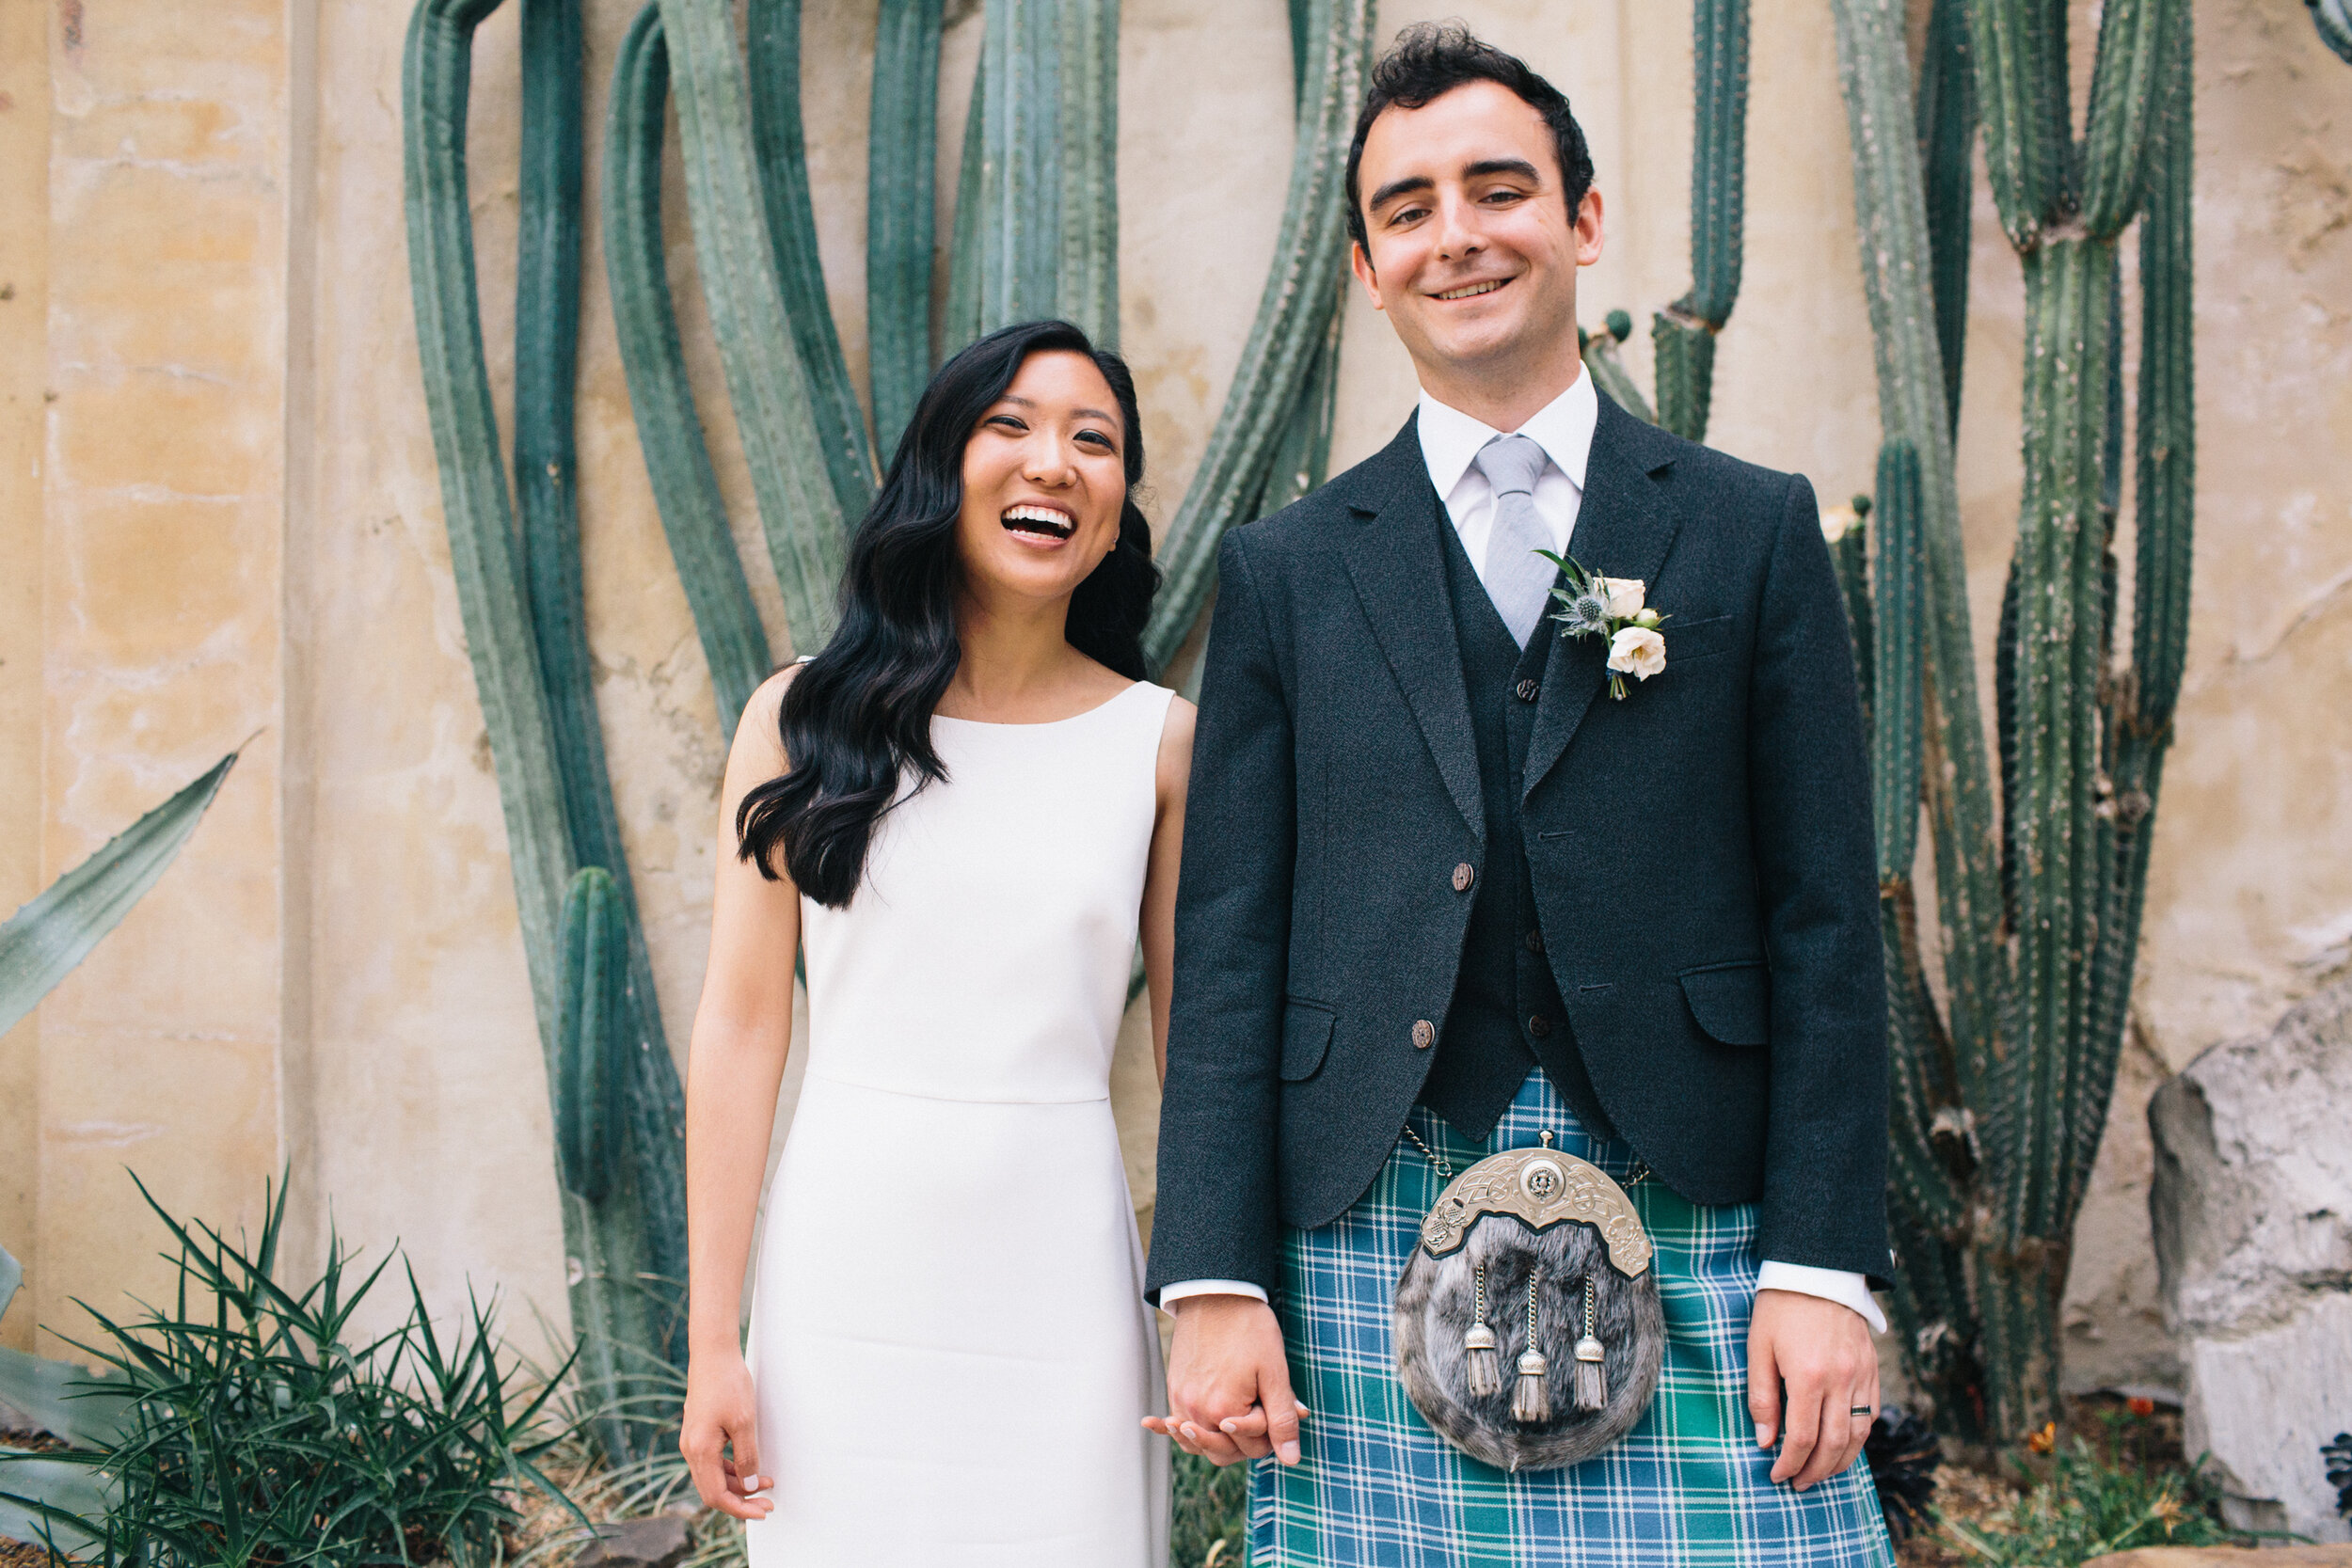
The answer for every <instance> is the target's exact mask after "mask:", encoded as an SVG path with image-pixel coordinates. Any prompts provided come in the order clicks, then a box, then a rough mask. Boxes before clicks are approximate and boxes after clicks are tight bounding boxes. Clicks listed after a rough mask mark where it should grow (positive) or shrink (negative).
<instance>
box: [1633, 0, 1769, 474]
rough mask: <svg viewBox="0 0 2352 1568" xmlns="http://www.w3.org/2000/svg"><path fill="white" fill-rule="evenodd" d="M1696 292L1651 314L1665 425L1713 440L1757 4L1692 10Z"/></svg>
mask: <svg viewBox="0 0 2352 1568" xmlns="http://www.w3.org/2000/svg"><path fill="white" fill-rule="evenodd" d="M1691 29H1692V64H1693V70H1694V72H1695V75H1694V83H1693V86H1694V90H1693V93H1692V100H1693V107H1692V116H1693V120H1694V123H1693V125H1692V138H1691V289H1690V292H1689V293H1686V294H1684V295H1683V296H1682V297H1681V298H1680V299H1677V300H1676V301H1675V302H1674V303H1673V304H1672V305H1670V306H1668V307H1667V308H1666V309H1663V310H1660V311H1658V312H1656V313H1655V314H1654V315H1653V316H1652V317H1651V319H1650V346H1651V349H1652V351H1653V352H1654V354H1655V355H1656V357H1657V383H1656V384H1657V387H1658V422H1659V423H1660V424H1661V425H1664V426H1665V427H1666V428H1667V429H1668V430H1671V431H1673V432H1674V433H1675V434H1676V435H1677V436H1682V437H1684V438H1685V439H1688V440H1692V441H1703V440H1705V439H1706V438H1707V416H1708V410H1709V408H1710V407H1711V406H1712V404H1713V403H1714V388H1715V335H1716V334H1717V333H1718V332H1721V331H1722V330H1723V329H1724V323H1726V322H1728V321H1729V320H1730V319H1731V307H1732V302H1733V301H1735V300H1737V299H1738V298H1739V297H1740V252H1741V249H1742V243H1741V242H1742V240H1743V238H1744V230H1745V225H1744V222H1743V218H1744V215H1745V209H1746V197H1747V141H1748V136H1747V126H1748V0H1696V3H1695V4H1694V5H1693V6H1692V15H1691Z"/></svg>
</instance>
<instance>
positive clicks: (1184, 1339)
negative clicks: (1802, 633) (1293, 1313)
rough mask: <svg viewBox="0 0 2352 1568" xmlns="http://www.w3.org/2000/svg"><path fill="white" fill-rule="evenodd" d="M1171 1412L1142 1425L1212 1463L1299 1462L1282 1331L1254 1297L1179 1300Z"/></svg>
mask: <svg viewBox="0 0 2352 1568" xmlns="http://www.w3.org/2000/svg"><path fill="white" fill-rule="evenodd" d="M1306 1414H1307V1407H1306V1406H1305V1405H1303V1404H1301V1403H1299V1402H1298V1401H1297V1400H1296V1399H1295V1398H1294V1397H1293V1396H1292V1393H1291V1374H1290V1366H1289V1364H1288V1363H1287V1362H1285V1361H1284V1360H1283V1358H1282V1328H1281V1325H1280V1324H1279V1323H1276V1322H1275V1319H1274V1309H1273V1308H1272V1307H1268V1306H1267V1305H1266V1304H1265V1303H1264V1302H1262V1301H1259V1300H1257V1299H1256V1298H1255V1297H1252V1296H1233V1295H1210V1296H1186V1297H1185V1298H1184V1300H1182V1301H1180V1302H1178V1303H1177V1304H1176V1338H1175V1342H1174V1344H1173V1345H1171V1346H1170V1347H1169V1350H1168V1415H1167V1416H1166V1417H1164V1418H1163V1417H1159V1416H1146V1417H1145V1418H1143V1424H1144V1425H1145V1426H1146V1427H1148V1428H1149V1429H1151V1430H1152V1431H1153V1432H1156V1433H1163V1434H1165V1435H1166V1436H1168V1437H1169V1438H1171V1439H1173V1440H1174V1441H1175V1443H1176V1446H1177V1447H1178V1448H1181V1449H1184V1451H1185V1452H1186V1453H1189V1454H1197V1455H1199V1456H1200V1458H1202V1459H1205V1460H1208V1461H1209V1462H1210V1463H1211V1464H1213V1465H1233V1464H1238V1463H1239V1462H1241V1461H1242V1460H1245V1459H1263V1458H1264V1457H1266V1455H1268V1454H1272V1455H1274V1456H1275V1457H1276V1458H1277V1459H1278V1460H1279V1461H1280V1462H1281V1463H1282V1464H1284V1465H1295V1464H1297V1463H1298V1419H1299V1418H1300V1417H1302V1416H1304V1415H1306Z"/></svg>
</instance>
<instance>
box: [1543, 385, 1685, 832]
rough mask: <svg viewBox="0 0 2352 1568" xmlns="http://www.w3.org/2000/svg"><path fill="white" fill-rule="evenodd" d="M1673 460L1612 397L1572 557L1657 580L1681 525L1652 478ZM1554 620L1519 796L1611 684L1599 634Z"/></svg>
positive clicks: (1603, 404)
mask: <svg viewBox="0 0 2352 1568" xmlns="http://www.w3.org/2000/svg"><path fill="white" fill-rule="evenodd" d="M1673 461H1674V447H1673V444H1672V443H1671V442H1669V441H1667V440H1665V439H1664V438H1663V437H1662V436H1660V434H1659V433H1658V432H1657V431H1656V430H1654V429H1653V428H1652V427H1650V426H1649V425H1646V424H1644V423H1643V422H1642V421H1641V420H1636V419H1635V418H1634V417H1633V416H1632V415H1630V414H1628V413H1627V412H1626V411H1625V410H1623V409H1622V408H1619V407H1618V406H1617V405H1616V404H1613V403H1612V402H1610V401H1609V399H1608V398H1607V397H1603V398H1602V399H1601V400H1600V420H1599V422H1598V423H1597V424H1596V425H1595V426H1594V429H1593V451H1592V455H1591V457H1590V458H1589V459H1588V460H1587V461H1586V463H1585V467H1584V499H1583V501H1582V503H1581V505H1580V506H1579V507H1578V508H1577V515H1576V527H1575V529H1574V530H1573V531H1571V532H1570V533H1569V536H1568V556H1569V558H1570V559H1571V560H1573V561H1575V562H1576V563H1577V564H1578V565H1580V566H1581V567H1583V568H1584V569H1585V570H1586V571H1589V572H1597V573H1599V574H1600V575H1601V576H1603V577H1611V578H1641V579H1642V580H1643V581H1645V582H1647V583H1653V584H1654V583H1656V581H1657V580H1658V570H1659V568H1660V567H1661V566H1663V565H1664V564H1665V562H1666V552H1667V551H1668V550H1670V549H1671V548H1673V546H1674V541H1675V532H1676V531H1677V528H1679V526H1680V525H1679V523H1677V520H1676V518H1675V515H1674V513H1673V511H1672V510H1671V509H1670V508H1669V507H1668V506H1667V505H1666V504H1665V502H1664V501H1663V500H1662V499H1660V497H1659V494H1658V486H1657V484H1656V483H1655V482H1654V481H1652V480H1651V478H1650V475H1651V474H1653V473H1655V472H1657V471H1658V470H1659V469H1661V468H1662V467H1666V466H1668V465H1669V464H1671V463H1672V462H1673ZM1559 630H1560V628H1559V627H1558V626H1556V625H1555V624H1554V623H1553V622H1551V621H1550V620H1549V619H1547V620H1545V621H1544V623H1543V624H1542V626H1539V627H1538V628H1537V634H1538V635H1539V636H1546V637H1549V638H1550V639H1551V640H1552V641H1553V643H1554V644H1555V646H1554V647H1553V648H1552V650H1551V654H1550V657H1549V658H1547V659H1546V660H1545V664H1544V682H1543V696H1542V698H1541V699H1540V700H1539V702H1538V703H1537V705H1536V708H1535V728H1534V733H1533V734H1531V735H1530V736H1528V744H1527V775H1526V778H1525V780H1524V782H1523V784H1522V786H1521V787H1522V793H1521V795H1520V799H1522V800H1524V799H1526V797H1527V796H1528V795H1530V794H1533V793H1534V789H1535V786H1536V785H1537V784H1541V783H1542V782H1543V779H1544V775H1545V774H1547V773H1549V772H1550V771H1551V768H1552V765H1553V764H1554V763H1556V762H1558V761H1559V760H1560V755H1561V753H1562V752H1565V751H1566V750H1567V749H1568V742H1569V740H1570V739H1571V738H1573V737H1574V736H1575V735H1576V727H1577V725H1579V724H1580V723H1581V722H1583V720H1584V714H1585V711H1586V710H1587V709H1589V708H1590V707H1591V706H1592V705H1593V699H1594V698H1595V697H1597V696H1598V695H1599V694H1600V692H1601V690H1602V689H1603V688H1604V687H1605V686H1607V684H1608V665H1609V650H1608V648H1607V646H1606V645H1605V644H1604V643H1603V642H1602V641H1601V640H1600V639H1599V638H1597V637H1562V636H1560V635H1559Z"/></svg>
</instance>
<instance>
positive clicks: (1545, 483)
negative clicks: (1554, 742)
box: [1160, 369, 1886, 1334]
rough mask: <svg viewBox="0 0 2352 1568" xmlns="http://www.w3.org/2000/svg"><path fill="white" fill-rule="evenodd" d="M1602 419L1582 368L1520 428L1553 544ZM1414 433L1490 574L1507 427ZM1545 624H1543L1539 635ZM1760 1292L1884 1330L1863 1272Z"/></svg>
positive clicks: (1444, 414) (1807, 1276)
mask: <svg viewBox="0 0 2352 1568" xmlns="http://www.w3.org/2000/svg"><path fill="white" fill-rule="evenodd" d="M1599 420H1600V398H1599V396H1598V394H1597V393H1596V392H1595V391H1594V390H1593V378H1592V376H1591V375H1589V374H1587V373H1586V372H1584V371H1582V370H1581V369H1580V370H1579V371H1578V372H1577V376H1576V380H1575V381H1574V383H1572V384H1571V385H1570V386H1569V388H1568V389H1567V390H1566V391H1565V392H1563V393H1561V394H1560V395H1559V396H1558V397H1556V398H1554V399H1552V400H1551V401H1550V402H1549V403H1548V404H1544V406H1543V407H1542V408H1541V409H1539V410H1538V411H1537V412H1536V413H1534V414H1533V415H1531V416H1530V417H1529V419H1528V420H1527V422H1526V423H1525V424H1522V425H1521V426H1519V428H1518V434H1519V435H1521V436H1527V437H1528V438H1529V439H1531V440H1533V441H1534V443H1535V444H1536V445H1537V446H1539V447H1541V448H1543V449H1544V455H1545V456H1546V457H1548V458H1549V459H1550V461H1549V462H1548V463H1546V464H1545V465H1544V471H1543V472H1542V473H1541V474H1539V475H1537V476H1536V479H1535V494H1534V500H1535V516H1536V519H1537V521H1539V522H1541V523H1542V524H1543V525H1544V527H1545V528H1546V530H1547V531H1549V533H1550V534H1551V547H1552V549H1553V550H1554V551H1555V552H1556V553H1558V554H1561V555H1566V554H1567V553H1568V540H1569V537H1570V536H1571V535H1572V534H1573V533H1574V532H1575V531H1576V515H1577V511H1578V509H1579V508H1580V507H1581V505H1582V504H1583V501H1584V467H1585V463H1586V460H1587V459H1589V458H1590V457H1591V456H1592V451H1593V428H1594V426H1595V425H1596V424H1597V423H1598V422H1599ZM1416 425H1417V428H1416V434H1417V435H1418V436H1420V437H1421V456H1422V462H1423V463H1424V464H1426V465H1427V466H1428V468H1429V483H1430V484H1431V486H1432V487H1434V488H1435V489H1436V490H1437V492H1438V495H1439V496H1440V497H1442V498H1443V499H1444V501H1445V510H1446V515H1447V517H1448V518H1450V519H1451V520H1452V521H1453V524H1454V532H1455V533H1456V534H1458V535H1460V536H1461V540H1462V550H1463V553H1464V554H1466V555H1468V556H1469V557H1470V564H1471V566H1472V567H1474V568H1475V569H1476V570H1477V572H1478V578H1479V580H1480V581H1481V582H1484V581H1486V536H1487V533H1488V531H1490V530H1491V529H1492V528H1493V526H1494V515H1495V491H1494V485H1493V484H1492V483H1489V482H1488V481H1487V479H1486V475H1485V474H1483V473H1481V472H1479V471H1478V469H1477V468H1475V467H1471V464H1470V460H1471V459H1472V458H1474V457H1476V456H1477V455H1478V452H1479V449H1481V448H1482V447H1484V446H1485V445H1486V443H1487V442H1489V441H1491V440H1493V439H1494V438H1495V437H1496V436H1501V435H1503V434H1505V432H1502V431H1500V430H1497V429H1495V428H1494V427H1493V426H1492V425H1489V424H1487V423H1486V422H1484V421H1483V420H1475V419H1472V418H1471V417H1470V415H1468V414H1465V413H1463V412H1462V411H1461V410H1460V409H1458V408H1449V407H1447V406H1446V405H1445V404H1442V403H1439V402H1438V400H1437V399H1436V398H1433V397H1431V396H1430V395H1429V394H1428V393H1427V392H1423V393H1422V395H1421V406H1420V419H1419V420H1417V421H1416ZM1541 629H1542V628H1540V627H1539V628H1538V633H1539V635H1540V633H1541ZM1756 1289H1757V1290H1759V1291H1795V1292H1797V1293H1798V1294H1800V1295H1807V1296H1820V1297H1822V1298H1823V1299H1825V1300H1828V1301H1834V1302H1836V1303H1838V1304H1839V1305H1841V1306H1844V1307H1852V1308H1853V1309H1854V1311H1856V1312H1858V1313H1860V1314H1861V1315H1862V1321H1863V1322H1865V1323H1868V1324H1869V1325H1870V1328H1871V1331H1872V1332H1873V1333H1878V1334H1883V1333H1885V1332H1886V1318H1885V1316H1884V1314H1883V1313H1882V1312H1880V1311H1879V1307H1878V1303H1877V1302H1875V1301H1873V1300H1871V1299H1870V1288H1869V1286H1868V1284H1867V1282H1866V1281H1865V1280H1864V1278H1863V1276H1862V1275H1858V1274H1852V1273H1850V1272H1848V1271H1846V1270H1844V1269H1816V1268H1808V1267H1806V1266H1804V1265H1803V1264H1798V1263H1776V1262H1773V1261H1772V1260H1770V1259H1767V1260H1766V1261H1765V1262H1764V1265H1763V1267H1762V1269H1761V1270H1760V1271H1759V1272H1758V1274H1757V1275H1756ZM1205 1295H1242V1296H1255V1297H1256V1298H1257V1299H1258V1300H1260V1301H1263V1300H1265V1291H1262V1290H1260V1289H1259V1288H1258V1287H1257V1286H1255V1285H1252V1284H1250V1283H1249V1282H1248V1280H1242V1279H1187V1280H1184V1282H1182V1283H1181V1284H1175V1285H1167V1286H1163V1287H1161V1290H1160V1307H1161V1309H1162V1310H1163V1311H1165V1310H1168V1309H1171V1308H1173V1307H1175V1305H1176V1304H1177V1303H1178V1302H1179V1301H1182V1300H1183V1299H1184V1297H1186V1296H1205Z"/></svg>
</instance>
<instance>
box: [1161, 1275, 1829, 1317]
mask: <svg viewBox="0 0 2352 1568" xmlns="http://www.w3.org/2000/svg"><path fill="white" fill-rule="evenodd" d="M1814 1272H1816V1273H1819V1272H1820V1271H1819V1270H1816V1271H1814ZM1855 1277H1856V1278H1859V1277H1860V1275H1856V1276H1855ZM1186 1296H1250V1297H1253V1298H1255V1299H1256V1300H1259V1301H1263V1300H1265V1299H1266V1295H1265V1291H1263V1290H1262V1289H1260V1288H1259V1287H1258V1286H1255V1285H1252V1284H1250V1283H1249V1281H1248V1280H1246V1279H1183V1280H1179V1281H1177V1282H1176V1283H1175V1284H1173V1285H1163V1286H1161V1287H1160V1310H1161V1311H1163V1312H1168V1313H1173V1312H1174V1311H1175V1310H1176V1304H1177V1303H1178V1302H1180V1301H1182V1300H1184V1298H1185V1297H1186ZM1863 1299H1864V1300H1866V1301H1867V1300H1868V1299H1869V1298H1868V1297H1867V1296H1865V1297H1864V1298H1863Z"/></svg>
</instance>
